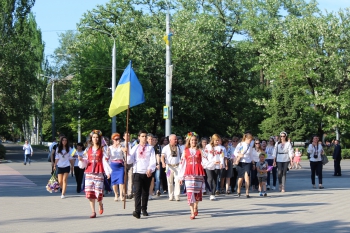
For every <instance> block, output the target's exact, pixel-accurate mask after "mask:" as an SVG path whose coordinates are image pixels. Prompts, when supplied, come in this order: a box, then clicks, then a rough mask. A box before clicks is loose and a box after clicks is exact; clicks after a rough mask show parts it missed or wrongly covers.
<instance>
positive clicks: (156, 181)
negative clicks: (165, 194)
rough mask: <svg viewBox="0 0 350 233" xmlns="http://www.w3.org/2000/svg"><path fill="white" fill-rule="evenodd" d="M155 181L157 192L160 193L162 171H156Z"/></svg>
mask: <svg viewBox="0 0 350 233" xmlns="http://www.w3.org/2000/svg"><path fill="white" fill-rule="evenodd" d="M154 179H155V190H156V192H157V191H160V170H159V169H156V174H155V176H154Z"/></svg>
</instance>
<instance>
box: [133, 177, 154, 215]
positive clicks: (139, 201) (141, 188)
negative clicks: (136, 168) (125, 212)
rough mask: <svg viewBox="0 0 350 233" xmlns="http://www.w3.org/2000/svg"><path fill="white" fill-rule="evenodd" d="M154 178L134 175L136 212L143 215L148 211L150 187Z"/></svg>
mask: <svg viewBox="0 0 350 233" xmlns="http://www.w3.org/2000/svg"><path fill="white" fill-rule="evenodd" d="M151 180H152V177H147V175H146V174H139V173H134V188H135V196H134V199H135V211H136V212H137V213H141V210H142V211H147V204H148V196H149V187H150V185H151Z"/></svg>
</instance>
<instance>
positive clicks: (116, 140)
mask: <svg viewBox="0 0 350 233" xmlns="http://www.w3.org/2000/svg"><path fill="white" fill-rule="evenodd" d="M111 138H112V140H113V144H112V145H111V146H109V147H108V153H107V157H108V161H109V165H110V167H111V169H112V173H111V185H112V188H113V192H114V201H118V186H119V195H120V200H121V201H124V198H125V193H124V176H125V161H124V153H123V151H122V145H121V143H120V140H121V138H120V134H119V133H113V134H112V137H111Z"/></svg>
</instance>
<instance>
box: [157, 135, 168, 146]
mask: <svg viewBox="0 0 350 233" xmlns="http://www.w3.org/2000/svg"><path fill="white" fill-rule="evenodd" d="M165 139H166V140H168V138H167V137H162V138H161V139H160V140H159V145H163V143H164V140H165ZM168 141H169V140H168Z"/></svg>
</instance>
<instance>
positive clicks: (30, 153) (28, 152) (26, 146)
mask: <svg viewBox="0 0 350 233" xmlns="http://www.w3.org/2000/svg"><path fill="white" fill-rule="evenodd" d="M23 150H24V163H23V164H24V165H27V162H28V163H29V164H30V162H31V160H30V157H31V156H33V148H32V146H31V145H30V144H29V143H28V140H26V141H25V143H24V145H23Z"/></svg>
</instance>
